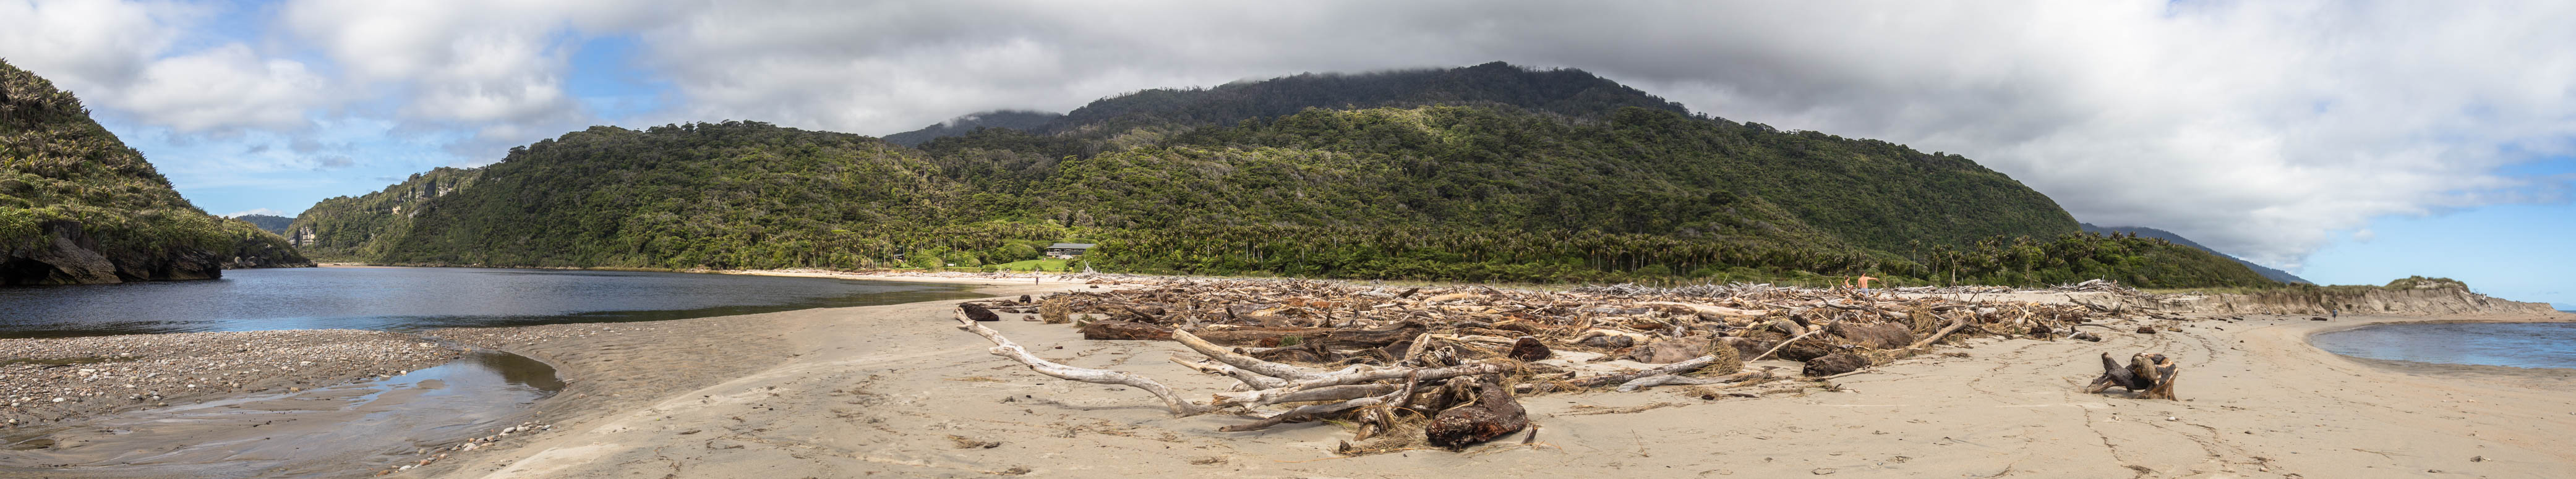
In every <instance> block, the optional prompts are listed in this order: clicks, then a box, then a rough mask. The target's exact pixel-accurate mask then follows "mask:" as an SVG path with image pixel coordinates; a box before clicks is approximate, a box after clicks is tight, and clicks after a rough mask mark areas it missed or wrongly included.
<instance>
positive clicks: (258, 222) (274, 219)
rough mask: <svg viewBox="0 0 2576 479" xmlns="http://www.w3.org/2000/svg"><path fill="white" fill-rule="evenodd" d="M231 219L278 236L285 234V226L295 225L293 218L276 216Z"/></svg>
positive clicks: (244, 216)
mask: <svg viewBox="0 0 2576 479" xmlns="http://www.w3.org/2000/svg"><path fill="white" fill-rule="evenodd" d="M233 219H237V220H242V221H248V222H250V224H251V225H253V226H258V227H259V229H261V230H265V231H268V232H269V233H274V234H279V235H284V234H286V225H291V224H295V218H288V217H284V216H276V215H241V216H235V217H233Z"/></svg>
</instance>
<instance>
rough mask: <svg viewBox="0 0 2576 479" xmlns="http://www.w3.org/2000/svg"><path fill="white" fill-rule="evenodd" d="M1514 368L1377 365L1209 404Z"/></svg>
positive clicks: (1226, 395)
mask: <svg viewBox="0 0 2576 479" xmlns="http://www.w3.org/2000/svg"><path fill="white" fill-rule="evenodd" d="M1510 369H1511V366H1510V365H1509V364H1505V363H1500V362H1473V363H1466V364H1460V365H1457V366H1450V367H1445V368H1419V369H1373V370H1364V371H1353V372H1349V373H1341V374H1331V375H1324V376H1322V377H1316V378H1312V379H1305V380H1300V381H1295V382H1291V383H1288V385H1287V386H1281V387H1276V388H1270V389H1263V390H1258V391H1239V392H1222V393H1216V398H1215V399H1213V400H1211V401H1210V402H1209V404H1210V405H1215V406H1254V405H1262V404H1274V403H1279V402H1284V399H1283V398H1296V397H1304V396H1297V395H1294V394H1295V393H1298V392H1301V391H1305V390H1309V389H1320V388H1326V387H1332V386H1347V385H1352V384H1360V383H1367V382H1375V381H1385V380H1390V379H1404V378H1405V377H1406V375H1408V374H1410V375H1415V376H1416V377H1415V379H1416V380H1420V381H1435V380H1441V379H1449V378H1454V377H1459V376H1470V375H1477V374H1494V373H1500V372H1503V371H1508V370H1510ZM1309 400H1312V399H1309Z"/></svg>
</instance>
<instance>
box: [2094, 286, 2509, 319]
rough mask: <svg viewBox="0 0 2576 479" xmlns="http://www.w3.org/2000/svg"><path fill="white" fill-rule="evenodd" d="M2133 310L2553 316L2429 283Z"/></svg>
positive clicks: (2219, 297)
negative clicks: (2415, 285)
mask: <svg viewBox="0 0 2576 479" xmlns="http://www.w3.org/2000/svg"><path fill="white" fill-rule="evenodd" d="M2122 302H2123V303H2125V305H2126V306H2129V307H2137V308H2152V309H2157V310H2162V311H2167V312H2174V313H2205V314H2287V315H2315V316H2323V315H2326V314H2327V312H2328V311H2334V310H2340V311H2342V312H2343V314H2370V315H2396V316H2434V315H2456V314H2523V313H2533V314H2542V313H2552V312H2555V311H2556V310H2555V309H2552V308H2550V307H2549V303H2526V302H2521V301H2513V300H2507V299H2502V298H2496V297H2493V296H2487V295H2483V294H2477V293H2475V292H2471V291H2469V288H2468V287H2467V286H2466V285H2460V284H2458V283H2450V284H2424V285H2419V286H2418V287H2401V288H2368V289H2358V290H2335V289H2286V290H2280V291H2272V292H2264V293H2256V294H2211V295H2167V296H2165V297H2162V298H2158V299H2148V298H2140V297H2126V298H2122Z"/></svg>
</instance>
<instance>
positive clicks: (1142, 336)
mask: <svg viewBox="0 0 2576 479" xmlns="http://www.w3.org/2000/svg"><path fill="white" fill-rule="evenodd" d="M1082 339H1130V340H1157V341H1159V340H1168V339H1172V328H1167V327H1162V326H1157V325H1151V324H1145V323H1138V322H1133V321H1092V322H1091V324H1088V325H1084V326H1083V327H1082Z"/></svg>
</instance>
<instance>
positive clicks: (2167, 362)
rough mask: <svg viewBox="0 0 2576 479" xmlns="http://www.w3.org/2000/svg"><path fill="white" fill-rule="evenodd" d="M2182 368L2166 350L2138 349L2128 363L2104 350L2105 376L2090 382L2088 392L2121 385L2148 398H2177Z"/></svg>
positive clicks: (2097, 391) (2103, 371)
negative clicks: (2176, 378) (2177, 379)
mask: <svg viewBox="0 0 2576 479" xmlns="http://www.w3.org/2000/svg"><path fill="white" fill-rule="evenodd" d="M2181 369H2182V366H2181V365H2180V364H2177V363H2175V362H2174V359H2173V358H2170V357H2166V356H2165V355H2162V354H2148V353H2138V354H2137V355H2135V356H2131V357H2129V364H2128V365H2127V366H2122V365H2120V361H2119V360H2117V359H2112V358H2111V353H2102V377H2098V378H2093V384H2092V385H2090V386H2086V387H2085V388H2084V392H2087V393H2100V392H2102V391H2104V390H2108V389H2111V387H2112V386H2119V387H2121V388H2124V389H2128V390H2129V391H2130V392H2135V393H2138V397H2142V398H2146V399H2174V394H2173V379H2174V376H2175V374H2176V373H2179V372H2180V370H2181Z"/></svg>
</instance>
